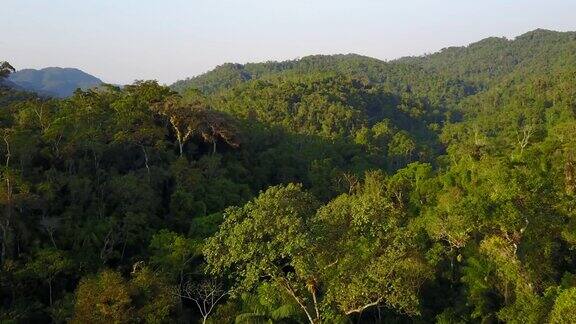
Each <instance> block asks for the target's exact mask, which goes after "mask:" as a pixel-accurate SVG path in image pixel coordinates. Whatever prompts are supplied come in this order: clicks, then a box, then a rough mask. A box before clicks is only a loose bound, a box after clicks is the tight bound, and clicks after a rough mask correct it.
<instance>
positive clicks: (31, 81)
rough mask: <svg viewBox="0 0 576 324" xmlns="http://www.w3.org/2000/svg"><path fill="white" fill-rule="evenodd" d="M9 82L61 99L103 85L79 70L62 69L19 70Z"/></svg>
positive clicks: (95, 78)
mask: <svg viewBox="0 0 576 324" xmlns="http://www.w3.org/2000/svg"><path fill="white" fill-rule="evenodd" d="M8 81H10V82H12V83H14V84H16V85H18V86H19V87H21V88H23V89H25V90H28V91H32V92H36V93H38V94H40V95H46V96H51V97H59V98H65V97H69V96H71V95H72V94H73V93H74V91H75V90H76V89H78V88H80V89H83V90H86V89H90V88H93V87H96V86H99V85H101V84H103V82H102V80H100V79H99V78H97V77H95V76H93V75H91V74H88V73H86V72H84V71H82V70H80V69H78V68H62V67H46V68H42V69H22V70H18V71H16V72H14V73H12V74H11V75H10V77H9V78H8Z"/></svg>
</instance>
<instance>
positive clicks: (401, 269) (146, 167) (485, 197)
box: [0, 30, 576, 323]
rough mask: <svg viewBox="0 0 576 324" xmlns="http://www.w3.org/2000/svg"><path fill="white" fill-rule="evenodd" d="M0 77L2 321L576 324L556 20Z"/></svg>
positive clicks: (573, 67)
mask: <svg viewBox="0 0 576 324" xmlns="http://www.w3.org/2000/svg"><path fill="white" fill-rule="evenodd" d="M13 71H14V68H13V67H12V66H11V65H10V64H8V63H3V64H2V65H1V67H0V79H6V78H8V76H9V75H10V74H11V73H12V72H13ZM0 84H3V85H0V125H1V126H0V127H1V133H0V135H1V137H2V141H0V162H1V167H0V174H1V181H0V204H1V206H0V210H1V212H0V267H1V269H0V271H1V272H0V274H1V276H0V322H2V323H32V322H33V323H48V322H54V323H62V322H71V323H168V322H170V323H172V322H175V323H180V322H182V323H190V322H193V323H407V322H414V323H499V322H509V323H574V321H575V320H574V319H575V318H576V33H574V32H554V31H546V30H535V31H532V32H529V33H527V34H524V35H521V36H519V37H517V38H516V39H513V40H509V39H505V38H489V39H485V40H482V41H480V42H477V43H474V44H471V45H469V46H466V47H453V48H446V49H443V50H442V51H440V52H437V53H434V54H430V55H425V56H420V57H408V58H402V59H399V60H394V61H389V62H384V61H380V60H377V59H373V58H369V57H363V56H359V55H335V56H310V57H305V58H302V59H299V60H294V61H286V62H268V63H257V64H246V65H240V64H225V65H222V66H219V67H217V68H215V69H214V70H213V71H210V72H208V73H206V74H203V75H200V76H197V77H194V78H191V79H187V80H183V81H179V82H176V83H175V84H173V85H172V86H170V87H167V86H162V85H159V84H158V83H157V82H156V81H137V82H135V83H133V84H131V85H126V86H124V87H118V86H113V85H105V86H101V87H98V88H97V89H92V90H77V91H76V92H75V93H74V94H73V95H72V96H70V97H68V98H64V99H56V98H48V97H44V96H39V95H35V94H32V93H27V92H23V91H21V90H19V89H18V88H12V87H10V83H8V82H4V83H0Z"/></svg>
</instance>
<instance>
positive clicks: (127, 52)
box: [0, 0, 576, 84]
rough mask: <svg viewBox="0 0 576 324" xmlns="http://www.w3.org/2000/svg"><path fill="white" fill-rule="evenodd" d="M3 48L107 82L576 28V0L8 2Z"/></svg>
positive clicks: (34, 63)
mask: <svg viewBox="0 0 576 324" xmlns="http://www.w3.org/2000/svg"><path fill="white" fill-rule="evenodd" d="M3 2H4V3H3V4H2V8H3V12H4V13H5V14H4V15H3V17H2V20H0V30H2V31H3V33H2V37H1V38H0V53H2V54H1V55H2V57H0V59H2V60H8V61H9V62H11V63H12V64H13V65H14V67H16V68H17V69H23V68H43V67H48V66H60V67H75V68H79V69H82V70H84V71H85V72H88V73H90V74H93V75H95V76H97V77H99V78H101V79H102V80H103V81H105V82H110V83H131V82H133V81H134V80H137V79H157V80H159V81H160V82H162V83H167V84H169V83H172V82H174V81H176V80H179V79H184V78H186V77H190V76H194V75H198V74H200V73H203V72H205V71H207V70H210V69H212V68H213V67H215V66H216V65H220V64H222V63H225V62H236V63H246V62H262V61H269V60H286V59H293V58H297V57H302V56H306V55H311V54H337V53H357V54H361V55H367V56H371V57H375V58H379V59H384V60H387V59H394V58H398V57H402V56H407V55H422V54H425V53H431V52H435V51H437V50H439V49H441V48H444V47H448V46H462V45H467V44H469V43H471V42H475V41H478V40H480V39H482V38H485V37H490V36H498V37H502V36H504V37H508V38H514V37H516V36H518V35H520V34H522V33H525V32H528V31H530V30H533V29H536V28H545V29H552V30H558V31H568V30H576V20H574V12H576V2H574V1H569V0H548V1H535V0H527V1H520V0H507V1H502V0H487V1H483V2H482V3H478V2H473V3H472V2H471V3H468V2H465V1H457V0H445V1H442V2H441V3H439V2H438V1H429V0H405V1H378V0H355V1H343V0H315V1H305V0H291V1H285V0H281V1H274V3H273V4H272V3H271V1H264V0H243V1H240V0H221V1H218V2H216V1H209V0H197V1H184V0H168V1H152V0H138V1H137V0H126V1H122V2H120V1H112V0H105V1H102V0H82V1H72V0H53V1H50V2H48V1H46V2H40V1H35V0H19V1H6V0H3Z"/></svg>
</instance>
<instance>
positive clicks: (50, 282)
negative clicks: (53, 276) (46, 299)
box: [48, 280, 52, 307]
mask: <svg viewBox="0 0 576 324" xmlns="http://www.w3.org/2000/svg"><path fill="white" fill-rule="evenodd" d="M48 290H49V291H50V307H52V280H48Z"/></svg>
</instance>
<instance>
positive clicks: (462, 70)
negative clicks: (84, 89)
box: [171, 29, 576, 93]
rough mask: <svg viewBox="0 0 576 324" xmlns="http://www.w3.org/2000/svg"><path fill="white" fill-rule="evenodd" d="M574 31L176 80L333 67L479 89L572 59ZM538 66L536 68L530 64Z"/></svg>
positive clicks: (229, 79)
mask: <svg viewBox="0 0 576 324" xmlns="http://www.w3.org/2000/svg"><path fill="white" fill-rule="evenodd" d="M575 48H576V33H575V32H556V31H549V30H543V29H537V30H534V31H531V32H528V33H525V34H523V35H520V36H518V37H516V38H515V39H514V40H508V39H506V38H496V37H491V38H487V39H484V40H481V41H479V42H476V43H473V44H470V45H468V46H466V47H449V48H445V49H443V50H441V51H439V52H437V53H434V54H429V55H425V56H418V57H405V58H401V59H397V60H393V61H389V62H385V61H381V60H378V59H375V58H370V57H366V56H361V55H356V54H348V55H314V56H307V57H304V58H302V59H298V60H291V61H284V62H266V63H248V64H244V65H243V64H232V63H227V64H224V65H221V66H218V67H216V68H215V69H214V70H212V71H209V72H207V73H205V74H202V75H199V76H197V77H193V78H189V79H186V80H182V81H178V82H176V83H174V84H173V85H172V86H171V88H172V89H174V90H176V91H183V90H185V89H187V88H197V89H200V90H202V91H204V92H206V93H214V92H218V91H220V90H223V89H228V88H230V87H232V86H234V85H236V84H238V83H242V82H246V81H250V80H255V79H262V78H266V77H270V76H273V75H289V74H303V73H313V72H335V73H339V74H343V75H347V76H349V77H354V78H360V79H365V80H367V81H369V82H371V83H376V84H385V85H389V86H396V87H399V86H405V85H407V84H408V85H412V86H414V87H417V88H420V87H424V88H426V87H430V85H428V84H427V83H428V82H437V81H439V80H442V81H444V82H450V83H462V84H464V85H467V86H469V87H471V89H469V90H470V91H474V90H477V89H482V88H483V87H485V86H486V83H487V82H488V81H489V80H490V81H491V80H494V79H497V78H499V77H503V76H505V75H507V74H509V73H512V72H514V71H517V70H522V69H523V70H525V71H528V72H529V71H532V72H535V71H542V72H545V69H550V68H554V67H555V66H559V65H560V66H561V65H563V64H573V63H574V61H567V59H574V56H573V55H571V54H572V53H574V50H575ZM534 69H536V70H534Z"/></svg>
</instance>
